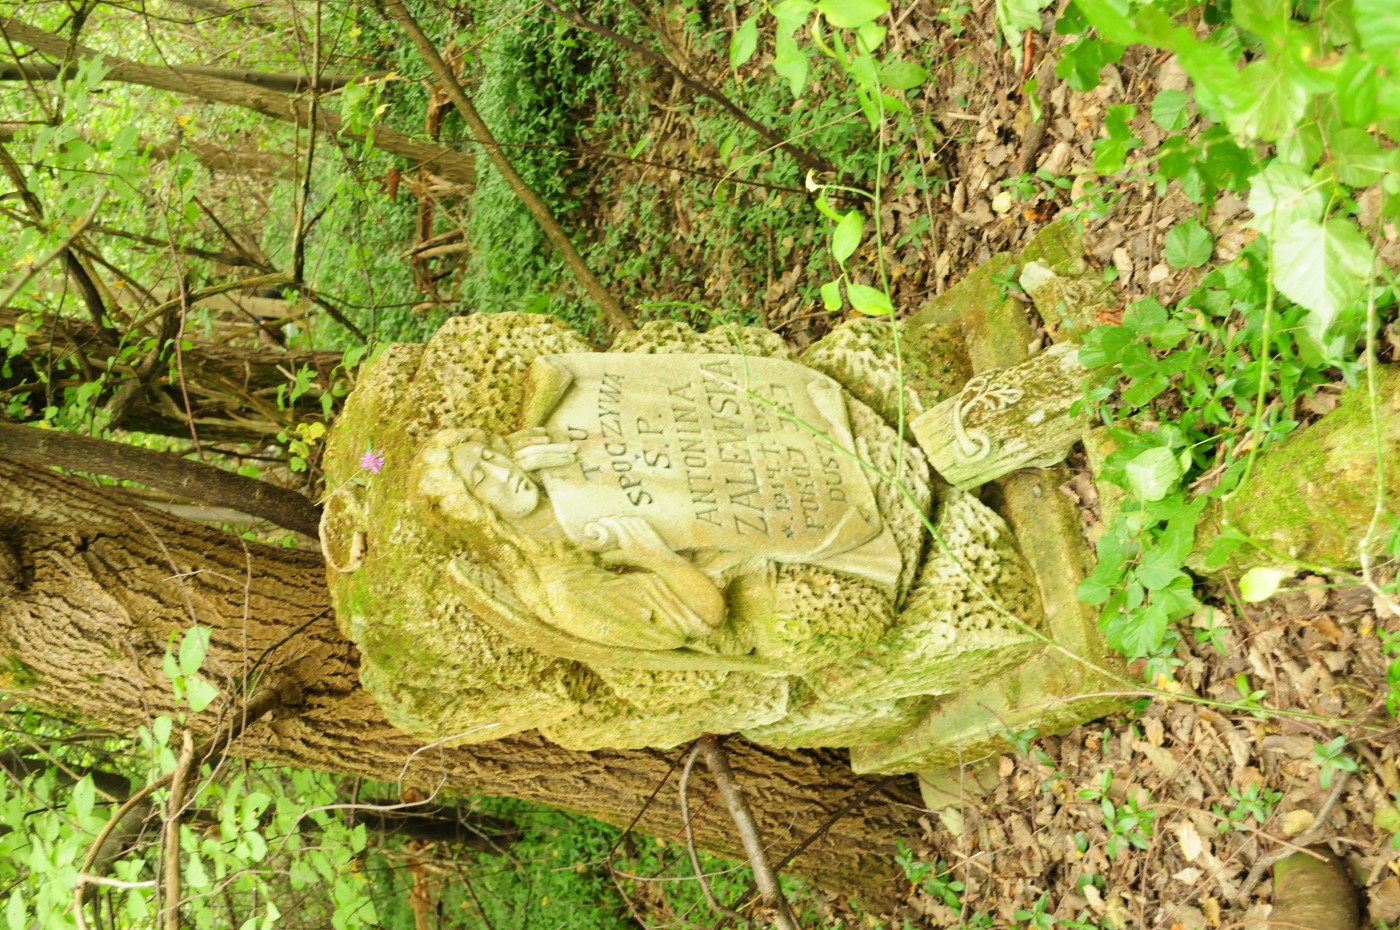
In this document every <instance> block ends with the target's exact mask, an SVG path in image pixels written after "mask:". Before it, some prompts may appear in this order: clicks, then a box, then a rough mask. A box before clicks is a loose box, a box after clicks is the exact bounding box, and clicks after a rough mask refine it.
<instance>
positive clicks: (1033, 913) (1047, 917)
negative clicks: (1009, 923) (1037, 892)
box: [1016, 894, 1056, 930]
mask: <svg viewBox="0 0 1400 930" xmlns="http://www.w3.org/2000/svg"><path fill="white" fill-rule="evenodd" d="M1049 906H1050V895H1048V894H1042V895H1041V896H1040V897H1039V898H1038V899H1037V900H1036V902H1035V904H1034V905H1033V906H1032V908H1031V909H1030V910H1026V909H1025V908H1019V907H1018V908H1017V909H1016V919H1017V920H1021V921H1025V923H1026V926H1028V927H1031V928H1033V930H1050V928H1051V927H1053V926H1055V923H1056V920H1055V917H1054V915H1053V914H1048V913H1046V908H1047V907H1049Z"/></svg>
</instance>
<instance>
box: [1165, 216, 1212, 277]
mask: <svg viewBox="0 0 1400 930" xmlns="http://www.w3.org/2000/svg"><path fill="white" fill-rule="evenodd" d="M1163 251H1164V253H1165V255H1166V258H1167V264H1168V265H1171V266H1172V267H1173V268H1199V267H1201V266H1202V265H1204V264H1205V263H1206V262H1208V261H1210V256H1211V254H1212V253H1213V252H1214V251H1215V237H1214V236H1212V235H1211V234H1210V230H1208V229H1206V228H1205V227H1204V226H1202V225H1201V223H1200V221H1199V220H1195V219H1190V220H1185V221H1184V222H1181V223H1177V224H1176V225H1175V226H1173V227H1172V228H1171V230H1170V231H1168V233H1167V239H1166V243H1165V248H1164V250H1163Z"/></svg>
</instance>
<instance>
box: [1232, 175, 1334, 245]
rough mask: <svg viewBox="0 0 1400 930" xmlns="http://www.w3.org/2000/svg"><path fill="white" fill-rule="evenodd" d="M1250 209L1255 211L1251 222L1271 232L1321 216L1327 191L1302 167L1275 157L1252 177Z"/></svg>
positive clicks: (1318, 218)
mask: <svg viewBox="0 0 1400 930" xmlns="http://www.w3.org/2000/svg"><path fill="white" fill-rule="evenodd" d="M1249 209H1250V210H1251V211H1253V213H1254V220H1253V221H1252V222H1251V223H1250V225H1251V226H1253V227H1254V228H1256V229H1258V230H1260V231H1262V232H1264V233H1266V234H1270V233H1273V232H1274V231H1276V230H1286V229H1287V228H1288V227H1290V226H1292V225H1293V224H1294V223H1315V222H1317V221H1318V220H1320V219H1321V218H1322V211H1323V210H1325V209H1327V195H1326V194H1325V193H1324V192H1323V190H1322V187H1321V185H1318V184H1314V183H1313V180H1312V178H1310V177H1309V176H1308V174H1307V172H1305V171H1303V169H1301V168H1298V167H1297V166H1295V165H1290V164H1286V163H1284V162H1282V161H1279V160H1275V161H1273V162H1271V163H1270V164H1269V167H1267V168H1265V169H1264V170H1263V171H1260V172H1259V173H1258V174H1256V175H1254V177H1252V178H1250V179H1249Z"/></svg>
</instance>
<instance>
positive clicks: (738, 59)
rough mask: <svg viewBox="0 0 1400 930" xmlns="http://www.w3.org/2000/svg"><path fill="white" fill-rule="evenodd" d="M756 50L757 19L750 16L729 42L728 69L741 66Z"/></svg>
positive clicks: (740, 25) (735, 31)
mask: <svg viewBox="0 0 1400 930" xmlns="http://www.w3.org/2000/svg"><path fill="white" fill-rule="evenodd" d="M757 49H758V17H757V16H750V17H749V18H748V19H746V20H744V21H743V22H742V23H740V24H739V28H738V29H735V30H734V35H733V37H732V38H731V39H730V40H729V67H731V68H739V67H741V66H743V65H744V64H745V63H746V62H747V61H748V60H749V59H750V58H752V57H753V53H754V52H755V51H756V50H757Z"/></svg>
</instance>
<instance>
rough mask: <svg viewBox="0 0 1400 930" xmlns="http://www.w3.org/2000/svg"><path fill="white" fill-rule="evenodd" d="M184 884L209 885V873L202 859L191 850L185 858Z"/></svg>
mask: <svg viewBox="0 0 1400 930" xmlns="http://www.w3.org/2000/svg"><path fill="white" fill-rule="evenodd" d="M185 884H186V885H188V886H189V887H190V888H208V887H209V873H208V871H206V870H205V868H204V860H202V859H200V858H199V853H197V852H194V851H193V850H191V852H190V854H189V855H188V856H187V857H186V858H185Z"/></svg>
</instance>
